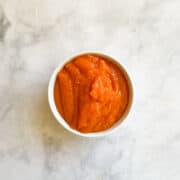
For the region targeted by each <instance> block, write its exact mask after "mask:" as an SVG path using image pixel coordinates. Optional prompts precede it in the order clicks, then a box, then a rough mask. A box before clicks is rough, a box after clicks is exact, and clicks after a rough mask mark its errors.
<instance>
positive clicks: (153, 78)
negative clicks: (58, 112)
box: [0, 0, 180, 180]
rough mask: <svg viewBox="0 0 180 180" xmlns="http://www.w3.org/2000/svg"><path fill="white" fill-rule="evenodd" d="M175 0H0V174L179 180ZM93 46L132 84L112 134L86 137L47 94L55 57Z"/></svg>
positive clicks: (23, 178)
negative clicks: (127, 108) (67, 125)
mask: <svg viewBox="0 0 180 180" xmlns="http://www.w3.org/2000/svg"><path fill="white" fill-rule="evenodd" d="M179 10H180V1H179V0H164V1H161V0H137V1H131V0H126V1H122V0H65V1H63V0H0V179H5V180H12V179H13V180H64V179H66V180H169V179H172V180H179V179H180V11H179ZM85 51H96V52H102V53H105V54H108V55H110V56H112V57H115V58H117V59H119V62H120V63H122V64H123V65H124V66H125V67H126V69H127V70H128V72H129V73H130V75H131V77H132V80H133V84H134V91H135V97H134V105H133V109H132V111H131V114H130V115H129V117H128V118H127V120H126V121H124V122H123V124H122V125H121V127H120V129H119V130H118V131H117V132H115V133H114V134H112V135H110V136H107V137H104V138H97V139H86V138H81V137H78V136H75V135H72V134H70V133H69V132H67V131H66V130H64V129H63V128H62V127H61V125H59V124H58V122H56V120H55V119H54V117H53V115H52V113H51V112H50V109H49V106H48V102H47V86H48V81H49V78H50V75H51V73H52V71H53V70H54V68H55V67H56V66H57V65H58V64H59V62H61V61H64V60H66V58H68V57H71V56H72V55H75V54H77V53H79V52H85Z"/></svg>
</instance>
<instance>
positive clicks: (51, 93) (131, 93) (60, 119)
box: [48, 52, 134, 137]
mask: <svg viewBox="0 0 180 180" xmlns="http://www.w3.org/2000/svg"><path fill="white" fill-rule="evenodd" d="M86 54H92V55H98V56H101V57H104V58H106V59H108V60H110V61H112V62H114V63H115V64H116V65H117V66H118V67H119V68H120V69H121V71H122V72H123V74H124V76H125V78H126V80H127V83H128V88H129V102H128V105H127V107H126V110H125V112H124V114H123V115H122V116H121V117H120V119H119V120H118V121H117V122H116V123H115V124H114V125H113V126H112V127H111V128H109V129H107V130H103V131H99V132H92V133H82V132H80V131H78V130H75V129H73V128H71V127H70V126H69V124H68V123H67V122H66V121H65V120H64V119H63V117H62V116H61V114H60V113H59V112H58V110H57V107H56V105H55V100H54V85H55V81H56V77H57V74H58V72H59V71H60V70H61V69H62V68H63V67H64V65H65V64H67V63H68V62H70V61H71V60H73V59H74V58H77V57H79V56H82V55H86ZM133 96H134V90H133V84H132V80H131V78H130V76H129V74H128V73H127V71H126V69H125V68H124V66H123V65H122V64H121V63H120V62H119V61H118V60H116V59H115V58H113V57H110V56H108V55H106V54H104V53H99V52H84V53H78V54H77V55H75V56H72V57H70V58H69V59H68V60H65V61H63V62H61V63H60V64H59V65H58V66H57V67H56V68H55V70H54V71H53V73H52V75H51V77H50V80H49V85H48V102H49V106H50V109H51V111H52V114H53V115H54V117H55V119H56V120H57V121H58V122H59V123H60V124H61V125H62V126H63V127H64V128H65V129H66V130H68V131H69V132H71V133H73V134H75V135H78V136H82V137H103V136H107V135H109V134H111V133H113V132H115V131H116V130H118V128H119V127H120V125H121V123H122V122H123V121H124V120H125V119H126V118H127V116H128V115H129V113H130V110H131V109H132V104H133Z"/></svg>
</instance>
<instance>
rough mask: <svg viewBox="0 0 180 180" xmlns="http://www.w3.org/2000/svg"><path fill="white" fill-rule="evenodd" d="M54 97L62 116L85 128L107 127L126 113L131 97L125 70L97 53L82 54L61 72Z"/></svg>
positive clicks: (92, 130) (94, 129)
mask: <svg viewBox="0 0 180 180" xmlns="http://www.w3.org/2000/svg"><path fill="white" fill-rule="evenodd" d="M54 99H55V104H56V107H57V109H58V111H59V113H60V114H61V115H62V117H63V118H64V119H65V120H66V121H67V123H68V124H69V125H70V126H71V127H72V128H74V129H76V130H78V131H80V132H83V133H89V132H97V131H102V130H106V129H108V128H110V127H112V126H113V125H114V123H116V122H117V121H118V120H119V119H120V117H121V116H122V115H123V114H124V112H125V110H126V107H127V105H128V101H129V91H128V83H127V80H126V78H125V76H124V73H123V72H122V70H121V69H120V68H119V67H118V65H116V64H115V63H114V62H112V61H110V60H109V59H108V58H105V57H102V56H100V55H97V54H84V55H80V56H78V57H76V58H74V59H73V60H71V61H70V62H68V63H67V64H65V66H64V67H63V69H62V70H61V71H60V72H59V73H58V75H57V78H56V82H55V88H54Z"/></svg>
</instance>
